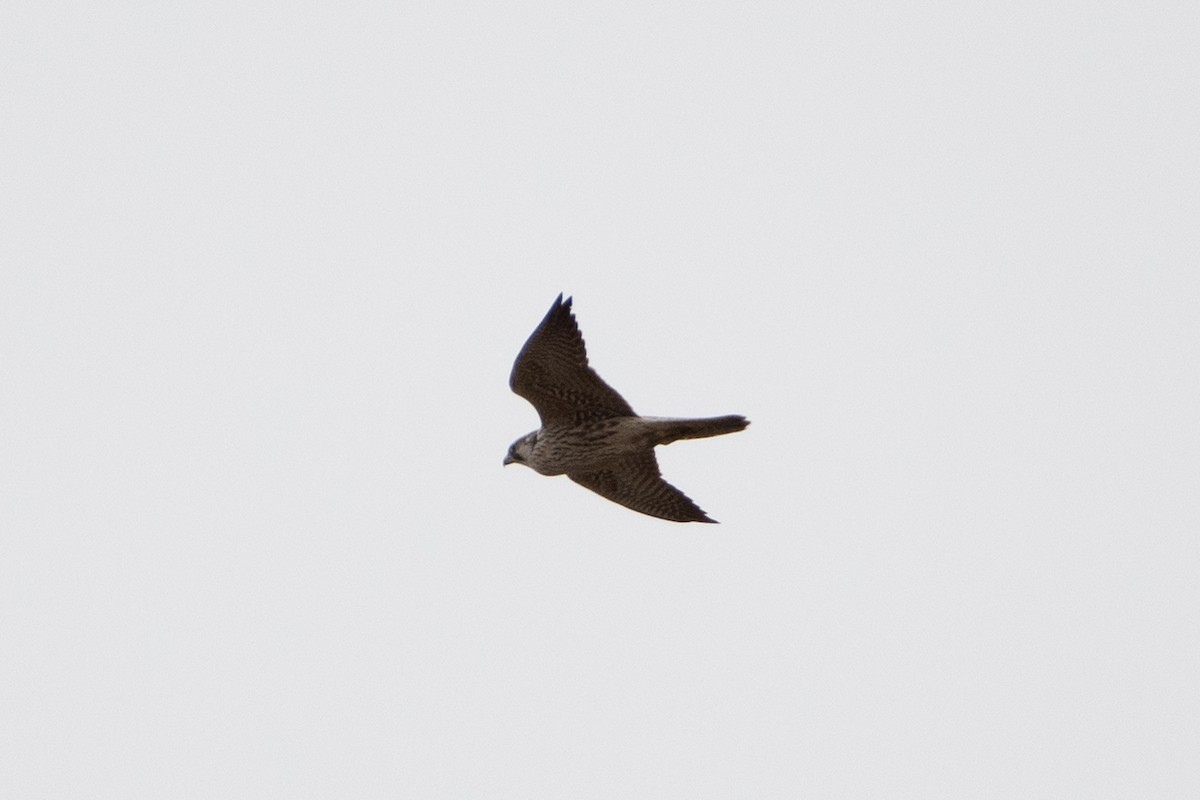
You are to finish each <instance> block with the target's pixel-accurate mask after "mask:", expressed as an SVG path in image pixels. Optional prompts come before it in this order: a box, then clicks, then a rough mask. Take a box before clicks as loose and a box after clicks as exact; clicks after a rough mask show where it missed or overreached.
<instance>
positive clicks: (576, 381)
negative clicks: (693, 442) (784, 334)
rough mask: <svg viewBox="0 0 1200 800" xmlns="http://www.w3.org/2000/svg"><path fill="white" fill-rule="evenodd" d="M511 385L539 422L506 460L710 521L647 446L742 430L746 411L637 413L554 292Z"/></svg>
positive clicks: (637, 503)
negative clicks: (596, 365)
mask: <svg viewBox="0 0 1200 800" xmlns="http://www.w3.org/2000/svg"><path fill="white" fill-rule="evenodd" d="M509 384H510V386H511V387H512V390H513V391H514V392H516V393H517V394H518V395H520V396H522V397H524V398H525V399H526V400H529V402H531V403H532V404H533V406H534V408H536V409H537V411H538V415H539V416H540V417H541V419H542V427H541V428H539V429H538V430H536V431H533V432H532V433H529V434H526V435H525V436H523V437H521V438H520V439H518V440H517V441H515V442H513V444H512V446H511V447H510V448H509V450H508V455H507V456H505V459H504V463H505V464H524V465H526V466H528V467H530V468H531V469H533V470H534V471H536V472H539V473H541V474H542V475H566V476H567V477H569V478H570V479H571V480H573V481H575V482H576V483H578V484H580V485H581V486H585V487H587V488H588V489H591V490H592V491H594V492H596V493H597V494H600V495H602V496H604V497H606V498H608V499H609V500H612V501H614V502H617V503H620V504H621V505H624V506H626V507H628V508H631V509H633V510H634V511H640V512H641V513H643V514H650V515H651V516H656V517H661V518H663V519H668V520H672V521H676V522H714V520H712V519H710V518H709V517H708V515H707V514H705V513H704V512H703V511H701V510H700V508H699V507H698V506H697V505H696V504H695V503H693V502H692V501H691V500H690V499H689V498H688V497H687V496H686V495H685V494H683V492H681V491H679V490H678V489H676V488H675V487H674V486H671V485H670V484H669V483H667V482H666V481H664V480H663V479H662V476H661V475H660V473H659V471H658V461H657V459H655V457H654V448H655V447H656V446H657V445H660V444H670V443H671V442H674V441H677V440H679V439H700V438H704V437H708V436H719V435H721V434H724V433H734V432H735V431H740V430H742V429H744V428H745V427H746V426H747V425H748V424H749V423H748V422H747V421H746V418H745V417H742V416H738V415H727V416H722V417H706V418H703V419H681V418H674V417H642V416H638V415H637V414H635V413H634V411H633V409H632V408H631V407H630V406H629V404H628V403H626V402H625V400H624V399H623V398H622V397H621V396H620V395H619V394H617V392H616V391H615V390H614V389H613V388H612V387H610V386H609V385H608V384H606V383H605V382H604V381H603V380H601V378H600V376H599V375H597V374H596V372H595V370H593V369H591V368H590V367H589V366H588V363H587V352H586V349H585V348H584V344H583V337H582V335H581V334H580V333H579V327H578V325H577V324H576V322H575V317H574V315H572V314H571V299H570V298H568V299H567V300H566V302H563V299H562V295H559V296H558V299H557V300H555V302H554V305H553V306H551V307H550V311H549V313H547V314H546V317H545V319H543V320H542V323H541V324H540V325H539V326H538V327H537V329H536V330H535V331H534V332H533V334H532V335H531V336H530V337H529V340H528V341H527V342H526V343H525V346H524V347H523V348H522V349H521V353H520V355H518V356H517V360H516V363H515V364H513V371H512V375H511V376H510V378H509Z"/></svg>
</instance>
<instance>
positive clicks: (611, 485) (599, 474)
mask: <svg viewBox="0 0 1200 800" xmlns="http://www.w3.org/2000/svg"><path fill="white" fill-rule="evenodd" d="M567 477H568V478H570V479H571V480H573V481H575V482H576V483H578V484H579V485H580V486H583V487H585V488H587V489H591V490H592V491H593V492H595V493H596V494H598V495H600V496H601V497H606V498H608V499H609V500H612V501H613V502H614V503H620V504H621V505H623V506H625V507H626V508H632V509H633V510H634V511H640V512H642V513H643V514H649V515H650V516H652V517H660V518H662V519H669V520H671V521H672V522H716V520H715V519H711V518H710V517H709V516H708V515H707V514H705V513H704V512H703V511H701V510H700V507H699V506H698V505H696V504H695V503H693V502H692V500H691V498H689V497H688V496H687V495H686V494H684V493H683V492H681V491H679V490H678V489H676V488H675V487H674V486H672V485H671V484H669V483H667V482H666V481H664V480H663V479H662V473H660V472H659V471H658V459H656V458H655V457H654V451H653V450H651V451H649V452H646V453H639V454H638V455H634V456H629V457H628V458H624V459H621V460H620V461H616V462H613V464H612V465H611V466H610V467H607V468H605V469H601V470H595V471H592V472H569V473H567Z"/></svg>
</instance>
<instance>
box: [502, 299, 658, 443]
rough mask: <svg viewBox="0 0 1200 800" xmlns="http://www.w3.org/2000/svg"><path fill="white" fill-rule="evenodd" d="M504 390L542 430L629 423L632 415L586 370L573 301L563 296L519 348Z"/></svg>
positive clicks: (621, 401) (588, 368)
mask: <svg viewBox="0 0 1200 800" xmlns="http://www.w3.org/2000/svg"><path fill="white" fill-rule="evenodd" d="M508 385H509V386H511V387H512V390H513V391H514V392H516V393H517V394H519V395H520V396H521V397H524V398H525V399H526V400H528V401H529V402H530V403H532V404H533V407H534V408H536V409H537V412H538V416H540V417H541V418H542V425H543V426H545V425H547V424H549V423H557V424H563V423H568V424H569V423H574V422H588V421H591V420H598V419H608V418H609V417H632V416H634V413H633V409H632V408H630V407H629V403H626V402H625V399H624V398H622V397H621V395H619V394H617V392H616V390H615V389H613V388H612V387H611V386H609V385H608V384H607V383H605V382H604V381H603V380H601V379H600V376H599V375H597V374H596V371H595V370H594V369H592V368H591V367H589V366H588V360H587V350H586V349H585V348H584V345H583V335H582V334H580V333H579V325H577V324H576V322H575V315H574V314H572V313H571V298H569V297H568V298H567V299H566V301H565V302H564V301H563V299H562V295H561V294H560V295H559V296H558V299H557V300H555V301H554V305H552V306H550V311H549V312H547V313H546V317H545V319H543V320H542V322H541V324H540V325H538V326H537V329H536V330H534V332H533V333H532V334H531V335H530V336H529V340H528V341H526V342H525V346H524V347H522V348H521V352H520V354H519V355H518V356H517V360H516V362H515V363H514V364H513V368H512V374H511V375H509V378H508Z"/></svg>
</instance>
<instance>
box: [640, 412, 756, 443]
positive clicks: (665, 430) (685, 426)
mask: <svg viewBox="0 0 1200 800" xmlns="http://www.w3.org/2000/svg"><path fill="white" fill-rule="evenodd" d="M749 424H750V420H748V419H746V418H745V417H743V416H742V415H741V414H727V415H726V416H723V417H705V418H704V419H664V420H660V421H658V425H657V426H656V427H657V431H656V433H657V434H658V435H657V436H656V437H655V444H670V443H671V442H675V441H678V440H680V439H706V438H708V437H709V436H721V435H723V434H726V433H737V432H738V431H741V430H745V429H746V426H747V425H749Z"/></svg>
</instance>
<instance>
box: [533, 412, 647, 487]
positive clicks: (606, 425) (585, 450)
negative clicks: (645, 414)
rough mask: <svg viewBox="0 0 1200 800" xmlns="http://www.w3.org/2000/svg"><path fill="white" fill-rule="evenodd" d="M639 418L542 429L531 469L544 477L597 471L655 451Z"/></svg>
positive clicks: (620, 418) (615, 419)
mask: <svg viewBox="0 0 1200 800" xmlns="http://www.w3.org/2000/svg"><path fill="white" fill-rule="evenodd" d="M639 422H640V420H639V419H638V418H637V417H616V418H613V419H606V420H600V421H598V422H591V423H588V424H586V425H579V426H573V427H570V428H557V429H551V430H546V429H544V428H543V429H542V431H541V433H539V434H538V442H537V445H536V446H535V447H534V450H533V458H532V459H530V462H529V463H530V466H532V467H533V468H534V469H535V470H537V471H538V472H540V473H541V474H543V475H562V474H564V473H567V472H582V471H586V470H589V469H597V468H600V467H603V466H605V465H606V464H608V463H611V462H612V461H615V460H618V459H621V458H624V457H626V456H629V455H632V454H634V453H641V452H645V451H646V450H648V449H650V448H651V447H653V445H652V442H651V437H650V436H649V435H648V434H647V431H646V429H645V426H644V425H641V424H639Z"/></svg>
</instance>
